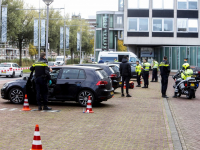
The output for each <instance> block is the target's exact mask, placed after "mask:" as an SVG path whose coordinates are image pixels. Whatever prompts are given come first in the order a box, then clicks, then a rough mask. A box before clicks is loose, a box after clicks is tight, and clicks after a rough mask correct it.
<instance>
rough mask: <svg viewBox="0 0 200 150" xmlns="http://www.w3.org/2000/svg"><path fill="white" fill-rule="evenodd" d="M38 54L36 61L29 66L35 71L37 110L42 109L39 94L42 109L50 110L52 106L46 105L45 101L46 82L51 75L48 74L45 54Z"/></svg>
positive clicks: (46, 92)
mask: <svg viewBox="0 0 200 150" xmlns="http://www.w3.org/2000/svg"><path fill="white" fill-rule="evenodd" d="M40 56H41V57H40V59H39V60H38V62H36V63H34V64H33V65H32V66H31V68H30V70H31V71H32V72H33V71H35V86H36V92H37V95H36V99H37V103H38V110H42V104H41V100H40V95H41V97H42V99H43V104H44V107H43V110H51V109H52V108H50V107H48V106H47V102H48V98H47V96H48V86H47V82H49V80H51V76H50V74H49V72H50V69H49V67H48V61H47V59H46V54H45V53H41V55H40Z"/></svg>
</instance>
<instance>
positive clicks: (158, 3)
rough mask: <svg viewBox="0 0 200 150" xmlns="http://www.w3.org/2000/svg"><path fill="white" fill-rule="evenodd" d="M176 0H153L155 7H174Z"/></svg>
mask: <svg viewBox="0 0 200 150" xmlns="http://www.w3.org/2000/svg"><path fill="white" fill-rule="evenodd" d="M173 3H174V0H153V9H173V8H174V4H173Z"/></svg>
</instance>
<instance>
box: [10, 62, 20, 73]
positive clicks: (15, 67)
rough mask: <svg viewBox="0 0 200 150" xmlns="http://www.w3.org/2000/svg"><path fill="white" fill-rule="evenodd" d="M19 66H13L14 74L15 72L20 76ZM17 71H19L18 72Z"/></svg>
mask: <svg viewBox="0 0 200 150" xmlns="http://www.w3.org/2000/svg"><path fill="white" fill-rule="evenodd" d="M18 67H19V66H18V65H17V64H12V68H13V69H14V72H15V75H19V74H20V73H19V72H20V70H18V69H19V68H18ZM16 69H17V70H16Z"/></svg>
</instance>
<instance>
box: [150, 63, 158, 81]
mask: <svg viewBox="0 0 200 150" xmlns="http://www.w3.org/2000/svg"><path fill="white" fill-rule="evenodd" d="M157 73H158V62H157V61H153V71H152V81H151V82H153V80H154V79H155V82H158V76H157Z"/></svg>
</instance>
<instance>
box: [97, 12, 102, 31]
mask: <svg viewBox="0 0 200 150" xmlns="http://www.w3.org/2000/svg"><path fill="white" fill-rule="evenodd" d="M97 28H102V15H97Z"/></svg>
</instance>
